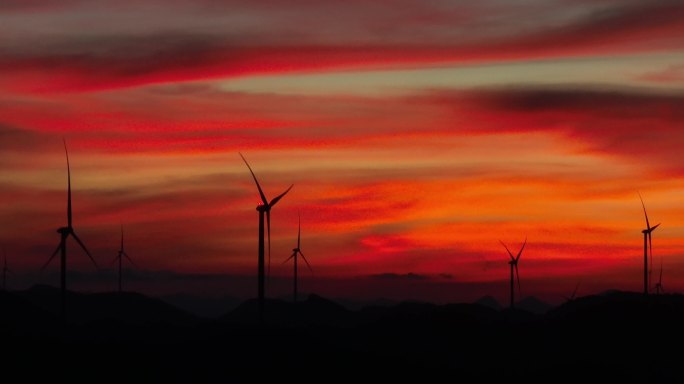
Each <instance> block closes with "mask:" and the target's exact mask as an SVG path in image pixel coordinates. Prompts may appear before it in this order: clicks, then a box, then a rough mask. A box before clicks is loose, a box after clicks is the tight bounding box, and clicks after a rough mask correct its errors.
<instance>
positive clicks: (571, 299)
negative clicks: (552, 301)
mask: <svg viewBox="0 0 684 384" xmlns="http://www.w3.org/2000/svg"><path fill="white" fill-rule="evenodd" d="M579 286H580V283H577V285H575V290H574V291H572V295H570V296H569V297H568V296H563V298H564V299H565V300H566V301H574V300H575V296H577V290H578V289H579Z"/></svg>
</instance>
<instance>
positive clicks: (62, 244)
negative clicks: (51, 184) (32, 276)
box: [41, 140, 97, 321]
mask: <svg viewBox="0 0 684 384" xmlns="http://www.w3.org/2000/svg"><path fill="white" fill-rule="evenodd" d="M64 153H65V154H66V161H67V186H68V187H67V226H66V227H61V228H59V229H58V230H57V233H59V234H60V235H61V239H60V241H59V245H58V246H57V249H55V251H54V252H53V253H52V256H50V258H49V259H48V261H47V262H46V263H45V265H43V267H42V268H41V271H42V270H44V269H45V267H47V266H48V265H49V264H50V262H51V261H52V259H54V258H55V256H57V253H60V270H61V291H62V292H61V293H62V295H61V311H62V320H63V321H66V241H67V238H68V237H69V236H71V237H73V238H74V240H76V242H77V243H78V245H80V246H81V248H83V250H84V251H85V253H86V255H88V257H89V258H90V260H91V261H92V262H93V264H94V265H95V268H97V263H96V262H95V259H93V256H92V255H91V254H90V252H89V251H88V248H86V246H85V244H83V242H82V241H81V239H79V237H78V235H76V232H75V231H74V227H73V225H72V224H73V223H72V215H71V167H70V165H69V151H67V146H66V140H64Z"/></svg>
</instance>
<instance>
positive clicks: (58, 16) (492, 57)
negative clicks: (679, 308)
mask: <svg viewBox="0 0 684 384" xmlns="http://www.w3.org/2000/svg"><path fill="white" fill-rule="evenodd" d="M0 10H2V11H3V12H0V25H2V27H0V31H2V32H3V34H2V35H3V37H2V38H0V137H2V140H1V141H0V156H1V157H0V158H1V159H2V166H1V167H0V186H2V188H0V197H1V198H2V201H3V204H2V205H0V223H2V227H3V235H2V236H0V244H2V245H3V246H4V247H5V248H6V250H7V254H8V259H9V263H10V265H11V268H12V269H13V270H14V271H15V273H17V274H18V275H21V274H24V275H25V276H29V277H27V278H25V279H23V280H22V279H20V278H18V279H17V280H18V282H17V284H22V283H25V284H28V283H30V282H40V281H45V280H46V278H44V277H36V276H35V275H34V271H36V270H37V269H38V268H39V267H40V266H41V265H42V264H43V263H44V262H45V261H46V260H47V258H48V257H49V255H50V254H51V252H52V251H53V250H54V247H55V246H56V245H57V244H58V241H59V239H58V235H57V234H56V233H55V229H56V228H58V227H60V226H62V225H64V222H65V220H66V218H65V209H66V190H65V188H66V163H65V160H64V154H63V149H62V138H63V137H65V138H66V140H67V142H68V144H69V155H70V160H71V170H72V187H73V199H74V202H73V204H74V226H75V228H76V229H77V231H78V233H79V236H80V237H81V238H82V239H83V241H84V242H85V243H86V244H87V245H88V247H89V248H90V249H91V252H92V253H93V255H94V257H95V258H96V259H97V260H98V262H100V261H102V263H103V264H106V262H108V260H110V259H112V258H113V257H114V256H115V254H116V251H117V250H118V245H119V244H118V240H119V226H120V225H121V224H123V225H124V227H125V231H126V248H127V252H129V253H130V255H131V257H133V258H134V259H135V260H136V262H137V263H138V264H139V265H141V266H142V267H143V269H145V270H149V271H167V272H169V273H173V274H179V275H182V274H218V275H239V276H251V275H253V274H255V272H256V252H257V214H256V211H255V209H254V208H255V206H256V204H257V203H258V201H259V197H258V193H257V191H256V188H255V187H254V185H253V181H252V179H251V177H250V175H249V172H248V170H247V168H246V167H245V165H244V163H242V161H241V159H240V157H239V155H238V152H242V153H243V154H245V156H246V157H247V159H248V160H249V162H250V164H251V166H252V168H253V169H254V172H255V173H256V175H257V177H259V180H260V182H261V184H262V186H263V188H264V190H265V192H266V194H267V196H269V197H270V196H272V195H274V194H275V193H279V192H280V191H282V190H284V189H285V188H287V186H289V185H290V184H294V188H293V189H292V191H291V192H290V193H289V194H288V195H287V196H286V197H285V198H284V199H283V200H282V202H280V203H279V204H278V206H277V207H275V208H274V211H273V217H272V220H273V223H272V249H273V258H274V259H273V265H272V269H273V274H274V275H275V276H279V277H281V278H286V277H288V276H290V273H291V271H290V267H289V265H281V263H282V260H284V259H285V258H286V257H287V256H289V253H290V251H291V248H292V245H293V241H296V231H297V212H298V211H301V215H302V250H303V251H304V252H305V254H306V255H307V258H308V260H309V262H310V263H311V264H312V266H313V268H314V270H315V271H316V275H315V278H312V277H310V278H311V279H315V280H316V281H317V283H316V285H315V286H313V287H310V288H311V289H313V290H319V291H322V292H325V293H328V294H331V295H334V294H335V292H337V291H338V290H339V291H341V292H340V295H342V294H343V293H344V288H339V287H343V286H344V284H341V283H330V287H326V286H325V281H326V279H327V280H328V281H331V282H332V281H338V282H339V281H347V282H350V283H349V284H353V281H354V279H357V278H360V277H364V278H368V277H369V276H386V275H388V276H399V280H398V281H401V277H402V276H404V277H406V276H409V274H414V275H413V276H414V277H415V276H419V277H421V278H425V279H427V280H430V281H434V282H435V283H436V284H437V283H438V284H446V286H452V287H453V289H454V290H455V292H454V293H453V295H454V297H460V296H459V295H461V296H463V297H471V296H481V295H484V294H491V295H495V296H497V297H505V295H506V294H507V293H506V291H505V289H506V288H505V284H504V285H500V286H501V287H502V289H501V291H496V292H490V291H488V290H489V289H491V287H492V286H499V285H497V284H498V283H501V282H507V281H508V280H507V279H508V275H507V271H508V264H507V257H508V256H507V254H506V253H505V250H504V249H503V247H501V245H500V244H499V240H503V241H504V242H505V243H507V244H509V245H510V246H511V247H512V248H517V247H518V244H520V243H521V242H522V241H523V240H524V238H525V237H527V238H528V244H527V247H526V250H525V252H524V254H523V256H522V258H521V261H520V274H521V279H522V284H523V289H524V290H526V289H525V285H526V284H527V286H528V287H532V288H531V290H532V291H531V292H528V293H529V294H535V295H537V296H542V297H543V296H545V295H546V296H550V295H556V296H557V294H558V292H563V293H566V294H567V293H569V292H567V291H568V290H572V288H573V287H574V286H575V284H576V282H577V281H582V284H583V286H584V287H585V288H584V289H583V288H580V293H581V294H582V293H590V292H595V291H597V290H602V289H609V288H619V289H632V290H639V289H640V286H641V273H642V264H641V263H642V260H643V253H642V252H643V251H642V248H641V247H642V235H641V230H642V229H643V228H644V225H645V223H644V218H643V212H642V208H641V203H640V202H639V198H638V195H637V192H638V191H640V192H641V194H642V195H643V196H644V201H645V203H646V207H647V208H648V210H649V218H650V219H651V222H652V223H659V222H661V223H662V225H661V226H660V227H659V228H658V229H657V231H655V232H654V233H653V245H654V255H655V259H654V260H653V263H654V268H655V271H654V276H656V277H657V274H658V268H659V265H660V262H661V260H662V263H663V265H664V270H665V272H664V276H663V278H664V280H665V281H664V282H663V285H664V286H665V288H666V289H667V290H668V291H682V290H684V279H682V277H683V276H684V251H682V249H684V248H683V247H684V236H683V235H684V215H683V214H684V203H683V202H684V198H683V197H684V178H682V175H683V174H684V173H683V171H684V160H683V159H684V158H682V156H681V148H684V130H682V121H684V109H682V108H681V106H682V105H684V49H683V48H682V47H683V46H684V45H683V44H682V42H684V22H682V20H684V5H682V4H680V3H679V2H675V1H672V2H668V1H664V2H658V3H657V4H643V3H642V2H637V1H635V2H631V1H628V2H624V1H606V2H601V3H600V4H590V3H575V2H568V1H563V0H556V1H552V2H547V1H533V2H529V3H526V4H525V5H524V6H523V5H516V6H514V5H511V4H508V3H506V2H500V1H496V0H492V1H487V2H483V3H482V4H478V5H473V4H464V3H460V2H450V1H436V2H431V3H429V4H428V3H425V4H423V3H413V2H405V1H393V2H383V3H381V4H366V3H365V2H339V1H336V0H330V1H325V2H319V3H316V4H314V3H311V2H299V1H295V2H293V3H291V4H281V3H279V2H269V3H268V6H260V5H257V4H251V3H249V2H242V1H237V0H236V1H226V2H214V1H199V2H185V1H179V2H174V3H173V4H167V3H166V2H162V1H157V0H148V1H145V2H143V3H142V5H141V3H139V2H130V3H129V2H117V3H116V4H115V3H114V2H111V3H110V2H98V3H97V4H91V3H89V2H85V1H79V0H74V1H70V2H66V3H64V4H60V5H55V4H53V3H52V2H49V1H41V0H35V1H28V2H8V3H6V4H3V5H0ZM69 248H70V250H73V251H70V257H69V266H70V267H69V268H70V270H71V269H72V268H73V269H74V270H77V271H79V270H80V271H87V270H88V268H90V266H89V265H88V263H89V260H88V259H87V257H86V256H85V255H80V254H79V253H78V252H79V251H78V250H77V249H76V248H75V247H71V243H70V244H69ZM81 256H83V257H81ZM661 258H662V259H661ZM380 280H382V279H373V278H370V279H366V280H364V283H363V284H364V285H363V286H364V287H365V288H364V289H363V290H362V289H357V291H358V295H361V296H363V294H364V292H367V293H368V297H379V295H378V296H376V295H375V294H374V293H373V290H372V289H373V287H377V288H378V292H383V291H382V289H381V286H382V284H384V283H382V284H381V283H380V282H379V281H380ZM112 284H113V282H112ZM365 284H367V285H365ZM374 284H375V285H374ZM198 285H201V284H200V283H198ZM254 286H256V278H255V282H254ZM333 286H334V287H336V288H334V289H333V288H331V287H333ZM409 286H410V284H408V285H406V287H404V288H402V284H400V283H399V284H397V285H396V286H395V289H398V290H399V291H398V293H397V295H398V296H401V295H403V296H406V297H413V296H411V293H409V292H408V290H409V288H408V287H409ZM484 287H486V288H484ZM224 288H225V289H226V290H227V291H230V289H231V288H230V287H223V288H221V289H224ZM146 289H147V288H146ZM150 289H151V288H150ZM179 289H180V288H179ZM207 289H208V288H207ZM240 289H242V288H240ZM254 289H256V287H254ZM304 289H305V290H306V286H304ZM402 289H404V291H401V290H402ZM226 293H230V292H226ZM431 295H437V293H435V292H434V291H430V292H428V293H425V298H431V297H433V296H431ZM435 297H437V296H435Z"/></svg>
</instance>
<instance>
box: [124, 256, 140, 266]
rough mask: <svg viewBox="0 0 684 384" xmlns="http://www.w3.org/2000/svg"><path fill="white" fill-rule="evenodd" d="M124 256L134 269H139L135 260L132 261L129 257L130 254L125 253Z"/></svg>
mask: <svg viewBox="0 0 684 384" xmlns="http://www.w3.org/2000/svg"><path fill="white" fill-rule="evenodd" d="M123 255H124V256H125V257H126V259H128V262H129V263H131V265H133V266H134V267H136V268H138V265H137V264H136V263H135V262H134V261H133V259H131V258H130V257H129V256H128V253H126V252H123Z"/></svg>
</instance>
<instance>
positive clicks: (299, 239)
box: [297, 212, 302, 249]
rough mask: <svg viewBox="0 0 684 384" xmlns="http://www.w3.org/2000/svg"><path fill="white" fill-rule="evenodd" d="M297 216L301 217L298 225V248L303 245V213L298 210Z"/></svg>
mask: <svg viewBox="0 0 684 384" xmlns="http://www.w3.org/2000/svg"><path fill="white" fill-rule="evenodd" d="M297 217H298V218H299V221H298V223H299V225H298V227H297V249H299V247H300V246H301V245H302V215H301V214H300V213H299V212H297Z"/></svg>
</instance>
